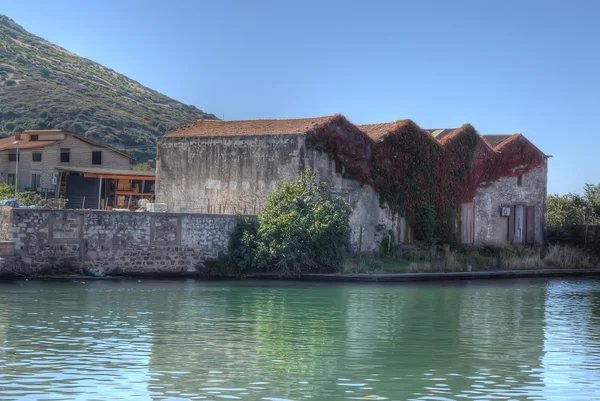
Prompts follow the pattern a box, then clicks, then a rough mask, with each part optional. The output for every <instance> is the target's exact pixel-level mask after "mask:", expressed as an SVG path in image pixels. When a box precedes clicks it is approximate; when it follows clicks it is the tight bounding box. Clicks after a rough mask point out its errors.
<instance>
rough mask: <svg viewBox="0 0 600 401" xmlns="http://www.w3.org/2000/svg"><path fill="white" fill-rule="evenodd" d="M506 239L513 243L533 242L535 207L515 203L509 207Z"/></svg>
mask: <svg viewBox="0 0 600 401" xmlns="http://www.w3.org/2000/svg"><path fill="white" fill-rule="evenodd" d="M508 241H509V242H512V243H514V244H534V243H535V207H533V206H525V205H516V206H513V207H512V208H511V213H510V216H509V218H508Z"/></svg>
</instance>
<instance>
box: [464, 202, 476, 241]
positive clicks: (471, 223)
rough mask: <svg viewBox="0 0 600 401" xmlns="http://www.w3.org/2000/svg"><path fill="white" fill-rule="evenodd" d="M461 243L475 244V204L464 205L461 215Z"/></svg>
mask: <svg viewBox="0 0 600 401" xmlns="http://www.w3.org/2000/svg"><path fill="white" fill-rule="evenodd" d="M460 242H462V243H463V244H473V243H474V242H475V203H473V202H470V203H463V204H462V205H461V213H460Z"/></svg>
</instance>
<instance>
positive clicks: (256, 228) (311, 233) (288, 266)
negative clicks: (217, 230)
mask: <svg viewBox="0 0 600 401" xmlns="http://www.w3.org/2000/svg"><path fill="white" fill-rule="evenodd" d="M350 214H351V210H350V206H349V205H348V203H347V202H346V201H345V200H344V199H342V198H340V197H334V196H332V195H331V193H330V191H329V189H328V186H327V184H326V183H323V182H319V181H318V179H317V173H316V172H315V171H314V170H311V169H306V170H305V171H303V172H302V173H301V174H299V175H298V177H297V178H296V179H295V180H294V181H290V182H285V183H283V184H280V185H278V186H277V188H276V190H275V191H274V192H273V193H272V194H271V195H270V196H269V198H268V200H267V204H266V207H265V208H264V210H263V211H262V212H261V213H260V214H259V215H258V219H257V220H255V221H252V220H251V219H249V218H247V217H241V216H240V217H239V220H238V224H237V227H236V229H235V231H234V233H233V234H232V238H231V241H230V244H229V250H228V251H229V252H228V254H227V255H221V256H220V257H219V258H217V259H216V260H213V261H208V262H205V265H204V266H203V267H199V272H200V273H201V274H204V275H216V276H243V275H245V274H249V273H253V272H270V273H276V274H279V275H281V276H291V275H298V274H302V273H325V272H336V271H339V270H340V269H341V267H342V264H343V262H344V260H345V259H346V257H347V255H348V254H349V251H350Z"/></svg>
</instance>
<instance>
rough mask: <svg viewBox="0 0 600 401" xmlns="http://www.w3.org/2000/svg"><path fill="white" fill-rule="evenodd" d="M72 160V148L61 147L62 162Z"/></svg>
mask: <svg viewBox="0 0 600 401" xmlns="http://www.w3.org/2000/svg"><path fill="white" fill-rule="evenodd" d="M70 161H71V149H68V148H61V149H60V162H61V163H69V162H70Z"/></svg>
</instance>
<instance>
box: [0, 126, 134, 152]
mask: <svg viewBox="0 0 600 401" xmlns="http://www.w3.org/2000/svg"><path fill="white" fill-rule="evenodd" d="M23 133H24V134H30V135H31V134H33V135H42V136H40V138H43V135H44V134H56V133H63V134H65V135H70V136H72V137H75V138H77V139H79V140H80V141H83V142H86V143H89V144H90V145H94V146H98V147H101V148H104V149H109V150H112V151H113V152H116V153H118V154H120V155H123V156H125V157H127V158H128V159H130V160H135V158H134V157H133V156H130V155H128V154H127V153H124V152H121V151H120V150H117V149H115V148H113V147H110V146H108V145H105V144H103V143H100V142H95V141H92V140H90V139H88V138H86V137H83V136H79V135H77V134H74V133H72V132H68V131H63V130H59V129H57V130H26V131H23ZM15 140H16V139H15V136H11V137H8V138H3V139H0V151H5V150H16V149H17V148H19V149H38V148H43V147H45V146H48V145H52V144H55V143H57V142H60V140H59V139H52V140H46V141H44V140H41V141H40V140H38V141H32V140H30V139H25V138H22V139H21V140H19V145H14V144H13V142H15Z"/></svg>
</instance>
